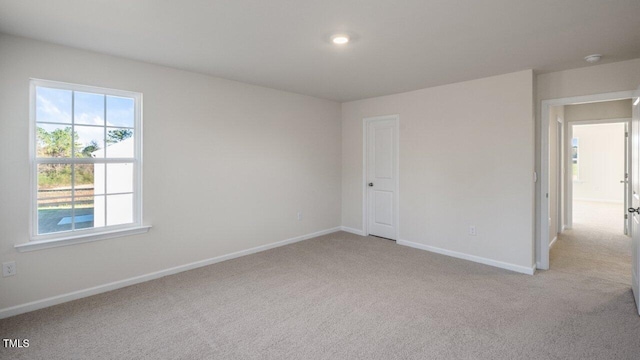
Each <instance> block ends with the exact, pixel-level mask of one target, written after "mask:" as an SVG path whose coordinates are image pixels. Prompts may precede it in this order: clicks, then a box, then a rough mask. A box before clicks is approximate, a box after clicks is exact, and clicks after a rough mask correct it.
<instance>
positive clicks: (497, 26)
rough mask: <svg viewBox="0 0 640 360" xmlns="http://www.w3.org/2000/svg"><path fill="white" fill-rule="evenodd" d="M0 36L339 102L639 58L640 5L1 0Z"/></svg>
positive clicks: (566, 0)
mask: <svg viewBox="0 0 640 360" xmlns="http://www.w3.org/2000/svg"><path fill="white" fill-rule="evenodd" d="M0 32H4V33H8V34H14V35H20V36H25V37H30V38H34V39H39V40H44V41H49V42H53V43H58V44H63V45H68V46H74V47H78V48H84V49H89V50H94V51H98V52H102V53H107V54H112V55H118V56H123V57H127V58H132V59H137V60H142V61H147V62H151V63H157V64H162V65H168V66H173V67H177V68H182V69H187V70H192V71H197V72H201V73H207V74H211V75H215V76H218V77H222V78H227V79H232V80H238V81H243V82H247V83H251V84H257V85H263V86H267V87H271V88H276V89H281V90H287V91H292V92H296V93H301V94H308V95H313V96H317V97H321V98H326V99H332V100H338V101H348V100H354V99H362V98H367V97H373V96H378V95H387V94H392V93H398V92H403V91H409V90H415V89H420V88H425V87H430V86H435V85H442V84H447V83H453V82H457V81H463V80H470V79H475V78H481V77H485V76H491V75H497V74H503V73H507V72H512V71H519V70H524V69H535V70H537V71H539V72H548V71H556V70H563V69H568V68H575V67H581V66H588V64H587V63H586V62H584V60H582V58H583V57H584V56H585V55H588V54H592V53H602V54H604V56H605V57H604V59H603V61H602V62H601V63H604V62H614V61H620V60H625V59H631V58H637V57H640V0H482V1H476V0H467V1H456V0H322V1H319V0H318V1H311V0H183V1H158V0H91V1H87V0H53V1H44V0H0ZM335 32H348V33H350V34H351V35H352V37H353V38H354V41H353V42H352V43H350V44H349V45H347V46H346V47H337V46H335V45H332V44H330V43H329V41H328V38H329V37H330V36H331V35H332V34H333V33H335Z"/></svg>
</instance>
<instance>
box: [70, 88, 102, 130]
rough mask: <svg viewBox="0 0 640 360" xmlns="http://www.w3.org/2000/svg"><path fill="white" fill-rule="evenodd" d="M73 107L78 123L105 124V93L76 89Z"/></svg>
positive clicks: (75, 119) (74, 119) (74, 118)
mask: <svg viewBox="0 0 640 360" xmlns="http://www.w3.org/2000/svg"><path fill="white" fill-rule="evenodd" d="M73 107H74V109H73V111H74V113H73V121H74V122H75V123H76V124H86V125H100V126H104V95H101V94H92V93H84V92H79V91H76V92H75V94H74V99H73Z"/></svg>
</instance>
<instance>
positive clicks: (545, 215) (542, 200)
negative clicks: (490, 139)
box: [535, 90, 635, 270]
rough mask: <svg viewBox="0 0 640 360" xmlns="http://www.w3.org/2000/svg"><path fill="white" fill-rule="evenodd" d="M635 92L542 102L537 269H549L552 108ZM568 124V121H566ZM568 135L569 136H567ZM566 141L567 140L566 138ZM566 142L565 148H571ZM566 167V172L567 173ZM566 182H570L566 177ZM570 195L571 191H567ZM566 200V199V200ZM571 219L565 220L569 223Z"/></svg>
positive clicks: (597, 100)
mask: <svg viewBox="0 0 640 360" xmlns="http://www.w3.org/2000/svg"><path fill="white" fill-rule="evenodd" d="M634 94H635V91H634V90H630V91H618V92H611V93H603V94H594V95H584V96H573V97H566V98H558V99H548V100H542V101H541V105H540V176H539V177H538V178H539V179H540V193H539V194H538V204H539V205H540V206H539V208H538V215H539V219H540V221H539V224H538V226H537V228H538V236H537V237H536V247H535V248H536V268H538V269H542V270H547V269H549V198H548V197H547V196H548V194H549V112H550V108H551V107H552V106H561V105H576V104H584V103H593V102H602V101H613V100H624V99H630V98H633V97H634ZM565 122H566V119H565ZM567 135H568V134H567ZM565 139H566V138H565ZM567 143H568V141H565V148H566V147H567V146H569V144H567ZM566 168H568V167H565V171H566ZM565 181H567V182H568V181H569V179H567V176H565ZM565 193H566V195H567V196H568V195H570V194H569V191H565ZM565 199H566V198H565ZM568 220H570V219H565V221H566V222H568Z"/></svg>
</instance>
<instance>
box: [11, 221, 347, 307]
mask: <svg viewBox="0 0 640 360" xmlns="http://www.w3.org/2000/svg"><path fill="white" fill-rule="evenodd" d="M340 230H342V228H341V227H335V228H331V229H326V230H322V231H317V232H314V233H311V234H306V235H301V236H296V237H294V238H291V239H287V240H282V241H277V242H274V243H271V244H267V245H261V246H256V247H254V248H250V249H246V250H241V251H237V252H233V253H231V254H226V255H221V256H216V257H213V258H210V259H205V260H200V261H196V262H192V263H189V264H185V265H180V266H176V267H172V268H169V269H164V270H160V271H156V272H152V273H149V274H145V275H140V276H135V277H132V278H128V279H124V280H119V281H114V282H111V283H108V284H104V285H98V286H94V287H91V288H88V289H83V290H78V291H73V292H70V293H67V294H62V295H57V296H52V297H49V298H46V299H42V300H36V301H32V302H28V303H26V304H20V305H15V306H11V307H8V308H4V309H0V319H4V318H8V317H10V316H14V315H19V314H24V313H27V312H30V311H34V310H38V309H43V308H46V307H49V306H53V305H58V304H62V303H65V302H68V301H72V300H77V299H81V298H84V297H88V296H92V295H97V294H100V293H104V292H107V291H111V290H116V289H120V288H123V287H126V286H131V285H135V284H139V283H142V282H145V281H149V280H154V279H158V278H161V277H164V276H168V275H173V274H177V273H180V272H183V271H187V270H193V269H196V268H199V267H203V266H207V265H212V264H215V263H219V262H221V261H225V260H231V259H235V258H238V257H241V256H245V255H250V254H255V253H258V252H261V251H265V250H269V249H273V248H276V247H279V246H284V245H288V244H293V243H296V242H299V241H303V240H308V239H311V238H314V237H318V236H322V235H326V234H331V233H334V232H336V231H340Z"/></svg>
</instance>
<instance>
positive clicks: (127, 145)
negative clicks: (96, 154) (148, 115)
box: [107, 128, 134, 158]
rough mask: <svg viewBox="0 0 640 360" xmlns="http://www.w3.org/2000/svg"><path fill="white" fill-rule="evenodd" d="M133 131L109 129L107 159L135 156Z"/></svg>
mask: <svg viewBox="0 0 640 360" xmlns="http://www.w3.org/2000/svg"><path fill="white" fill-rule="evenodd" d="M133 149H134V138H133V130H132V129H118V128H107V157H108V158H132V157H133V156H134V150H133Z"/></svg>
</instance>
